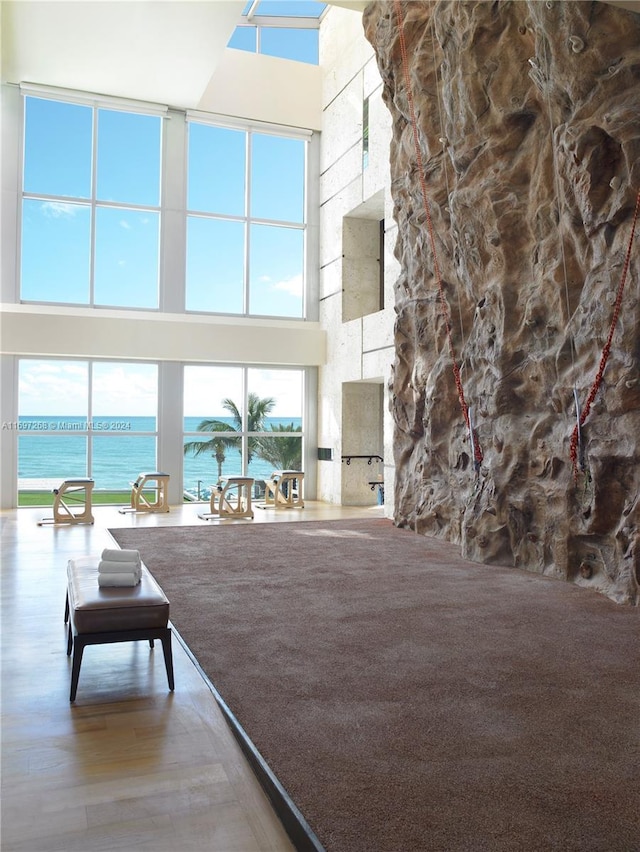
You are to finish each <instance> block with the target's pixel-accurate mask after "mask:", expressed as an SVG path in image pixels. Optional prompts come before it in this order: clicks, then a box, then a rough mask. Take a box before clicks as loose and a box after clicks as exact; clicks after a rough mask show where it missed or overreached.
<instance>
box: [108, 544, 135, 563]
mask: <svg viewBox="0 0 640 852" xmlns="http://www.w3.org/2000/svg"><path fill="white" fill-rule="evenodd" d="M102 559H103V560H104V561H105V562H135V563H136V564H138V565H139V564H140V551H139V550H115V549H113V548H111V549H109V548H108V547H105V549H104V550H103V551H102Z"/></svg>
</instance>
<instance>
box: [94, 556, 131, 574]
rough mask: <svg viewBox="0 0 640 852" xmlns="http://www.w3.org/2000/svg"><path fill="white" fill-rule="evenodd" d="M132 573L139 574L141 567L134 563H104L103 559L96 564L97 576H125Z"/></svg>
mask: <svg viewBox="0 0 640 852" xmlns="http://www.w3.org/2000/svg"><path fill="white" fill-rule="evenodd" d="M132 571H135V572H137V573H138V574H139V573H140V572H141V571H142V566H141V565H140V564H136V563H134V562H106V561H105V560H104V559H101V560H100V562H98V574H122V573H125V574H126V573H131V572H132Z"/></svg>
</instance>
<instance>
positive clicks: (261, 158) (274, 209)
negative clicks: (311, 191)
mask: <svg viewBox="0 0 640 852" xmlns="http://www.w3.org/2000/svg"><path fill="white" fill-rule="evenodd" d="M304 154H305V143H304V142H303V141H302V140H301V139H287V138H284V137H282V136H267V135H263V134H260V133H254V134H253V135H252V137H251V215H252V216H253V218H256V219H280V220H282V221H285V222H303V221H304Z"/></svg>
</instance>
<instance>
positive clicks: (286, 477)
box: [264, 470, 304, 509]
mask: <svg viewBox="0 0 640 852" xmlns="http://www.w3.org/2000/svg"><path fill="white" fill-rule="evenodd" d="M303 480H304V473H303V472H302V471H301V470H276V471H274V472H273V473H272V474H271V479H267V480H266V481H265V486H266V488H265V493H264V504H265V508H266V507H267V506H273V507H274V508H275V509H304V500H303V499H302V482H303Z"/></svg>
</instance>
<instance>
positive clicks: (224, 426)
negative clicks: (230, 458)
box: [184, 393, 276, 479]
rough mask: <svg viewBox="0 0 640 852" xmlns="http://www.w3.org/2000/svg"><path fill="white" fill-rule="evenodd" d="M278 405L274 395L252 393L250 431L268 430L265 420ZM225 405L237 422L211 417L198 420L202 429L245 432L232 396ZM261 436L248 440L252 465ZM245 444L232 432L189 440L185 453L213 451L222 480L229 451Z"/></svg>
mask: <svg viewBox="0 0 640 852" xmlns="http://www.w3.org/2000/svg"><path fill="white" fill-rule="evenodd" d="M275 404H276V401H275V399H273V397H270V396H267V397H259V396H258V394H257V393H250V394H249V396H248V398H247V431H249V432H262V431H263V430H264V425H265V424H264V421H265V420H266V418H267V417H268V416H269V413H270V412H271V411H272V410H273V407H274V405H275ZM222 407H223V408H224V410H225V411H228V412H229V414H230V415H231V417H232V418H233V424H229V423H226V422H225V421H224V420H216V419H210V420H209V419H207V420H201V421H200V423H198V426H197V431H198V432H242V413H241V412H240V409H239V408H238V406H237V405H236V404H235V402H234V401H233V400H232V399H228V398H227V399H223V400H222ZM257 441H258V439H257V438H248V439H247V464H251V460H252V458H253V456H254V455H255V449H256V444H257ZM240 445H241V439H240V438H239V437H238V438H234V437H233V436H231V435H225V436H222V435H218V436H217V437H215V438H210V439H209V440H208V441H186V442H185V445H184V454H185V456H186V455H188V454H189V453H193V455H194V456H201V455H205V454H208V453H211V455H212V456H214V457H215V459H216V461H217V463H218V479H220V477H221V476H222V465H223V463H224V461H225V450H226V449H229V448H234V449H238V447H240Z"/></svg>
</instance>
